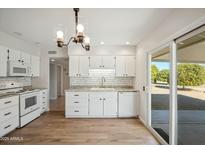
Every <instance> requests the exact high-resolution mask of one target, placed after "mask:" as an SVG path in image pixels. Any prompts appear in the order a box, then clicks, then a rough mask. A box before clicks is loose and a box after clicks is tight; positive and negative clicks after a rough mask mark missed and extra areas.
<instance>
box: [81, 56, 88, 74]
mask: <svg viewBox="0 0 205 154" xmlns="http://www.w3.org/2000/svg"><path fill="white" fill-rule="evenodd" d="M79 76H82V77H88V76H89V57H88V56H79Z"/></svg>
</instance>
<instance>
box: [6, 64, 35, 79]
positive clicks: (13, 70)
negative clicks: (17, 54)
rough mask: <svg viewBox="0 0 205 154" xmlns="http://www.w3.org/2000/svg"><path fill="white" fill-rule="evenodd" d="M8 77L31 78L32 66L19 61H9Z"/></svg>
mask: <svg viewBox="0 0 205 154" xmlns="http://www.w3.org/2000/svg"><path fill="white" fill-rule="evenodd" d="M7 72H8V76H31V66H30V65H28V64H24V63H22V62H18V61H8V70H7Z"/></svg>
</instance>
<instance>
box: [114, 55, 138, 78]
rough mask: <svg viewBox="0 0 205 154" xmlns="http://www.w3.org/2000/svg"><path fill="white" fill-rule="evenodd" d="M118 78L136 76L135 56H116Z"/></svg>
mask: <svg viewBox="0 0 205 154" xmlns="http://www.w3.org/2000/svg"><path fill="white" fill-rule="evenodd" d="M116 76H119V77H127V76H130V77H132V76H133V77H134V76H135V56H116Z"/></svg>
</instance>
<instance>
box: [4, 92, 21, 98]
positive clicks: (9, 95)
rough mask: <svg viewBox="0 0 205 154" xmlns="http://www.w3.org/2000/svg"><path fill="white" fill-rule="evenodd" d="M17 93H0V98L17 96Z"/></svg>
mask: <svg viewBox="0 0 205 154" xmlns="http://www.w3.org/2000/svg"><path fill="white" fill-rule="evenodd" d="M17 95H18V94H15V93H8V94H0V99H3V98H7V97H12V96H17Z"/></svg>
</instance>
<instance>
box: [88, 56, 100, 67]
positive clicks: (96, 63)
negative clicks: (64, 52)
mask: <svg viewBox="0 0 205 154" xmlns="http://www.w3.org/2000/svg"><path fill="white" fill-rule="evenodd" d="M102 67H103V65H102V57H101V56H90V68H93V69H99V68H102Z"/></svg>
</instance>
